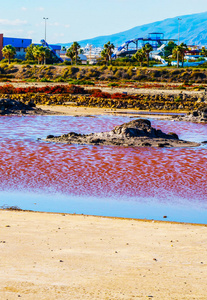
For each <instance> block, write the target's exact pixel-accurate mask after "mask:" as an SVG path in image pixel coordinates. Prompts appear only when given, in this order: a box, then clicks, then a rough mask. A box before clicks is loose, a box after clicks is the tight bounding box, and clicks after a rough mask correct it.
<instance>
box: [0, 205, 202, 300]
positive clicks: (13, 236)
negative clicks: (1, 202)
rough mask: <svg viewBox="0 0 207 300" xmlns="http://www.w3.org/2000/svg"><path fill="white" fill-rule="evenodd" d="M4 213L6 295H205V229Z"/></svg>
mask: <svg viewBox="0 0 207 300" xmlns="http://www.w3.org/2000/svg"><path fill="white" fill-rule="evenodd" d="M0 216H1V224H0V227H1V240H0V251H1V268H0V279H1V280H0V298H1V299H8V300H13V299H17V298H18V297H21V299H26V300H30V299H32V300H33V299H50V300H56V299H61V300H64V299H65V300H66V299H73V300H75V299H84V300H86V299H90V300H92V299H94V300H98V299H100V300H103V299H113V300H115V299H116V300H117V299H127V300H129V299H130V300H131V299H151V298H152V299H157V300H160V299H179V300H181V299H186V300H189V299H200V300H201V299H203V300H204V299H206V276H207V261H206V257H207V251H206V233H207V227H206V226H195V225H190V224H173V223H165V222H154V221H149V222H145V221H136V220H126V219H125V220H124V219H112V218H102V217H91V216H78V215H65V214H49V213H33V212H21V211H20V212H17V211H16V212H14V211H0Z"/></svg>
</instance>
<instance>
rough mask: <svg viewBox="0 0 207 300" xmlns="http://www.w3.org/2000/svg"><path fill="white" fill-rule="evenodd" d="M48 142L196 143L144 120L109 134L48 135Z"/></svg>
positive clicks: (188, 145)
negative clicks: (165, 131)
mask: <svg viewBox="0 0 207 300" xmlns="http://www.w3.org/2000/svg"><path fill="white" fill-rule="evenodd" d="M45 140H46V141H50V142H59V143H67V144H90V145H116V146H130V147H195V146H198V145H199V144H198V143H193V142H187V141H183V140H179V138H178V136H177V135H176V134H175V133H169V134H166V133H164V132H162V131H161V130H157V129H155V128H153V127H152V126H151V122H150V121H149V120H145V119H137V120H133V121H131V122H129V123H124V124H122V125H120V126H116V127H115V128H114V129H113V130H111V131H109V132H100V133H91V134H78V133H75V132H69V133H68V134H63V135H62V136H54V135H48V136H47V138H46V139H45Z"/></svg>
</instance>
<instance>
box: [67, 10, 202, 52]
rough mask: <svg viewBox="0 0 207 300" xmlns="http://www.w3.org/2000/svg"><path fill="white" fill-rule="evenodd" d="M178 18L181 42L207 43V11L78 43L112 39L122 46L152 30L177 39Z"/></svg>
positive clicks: (111, 40) (112, 41)
mask: <svg viewBox="0 0 207 300" xmlns="http://www.w3.org/2000/svg"><path fill="white" fill-rule="evenodd" d="M178 18H180V19H182V20H181V21H180V42H184V43H187V44H188V45H189V44H196V45H199V46H201V45H204V46H205V45H207V30H206V29H205V28H207V11H206V12H202V13H196V14H190V15H182V16H177V17H174V18H167V19H164V20H161V21H156V22H153V23H148V24H144V25H139V26H136V27H133V28H131V29H128V30H125V31H122V32H119V33H114V34H111V35H102V36H98V37H94V38H91V39H84V40H80V41H78V43H79V44H80V45H81V46H82V47H84V46H86V45H87V44H92V45H93V46H95V47H102V46H103V45H104V44H105V43H107V42H108V41H110V42H111V43H113V44H114V45H115V46H120V45H121V44H123V43H124V42H126V41H127V40H130V39H134V38H138V37H144V36H147V34H148V33H150V32H163V33H164V36H165V38H166V39H168V38H169V39H177V38H178ZM71 44H72V42H69V43H61V45H62V46H70V45H71Z"/></svg>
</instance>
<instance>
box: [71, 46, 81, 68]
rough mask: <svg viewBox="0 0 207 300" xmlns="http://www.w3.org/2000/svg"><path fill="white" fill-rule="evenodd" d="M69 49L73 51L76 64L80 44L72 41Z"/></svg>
mask: <svg viewBox="0 0 207 300" xmlns="http://www.w3.org/2000/svg"><path fill="white" fill-rule="evenodd" d="M71 49H72V50H73V51H74V53H75V64H76V65H77V61H78V50H79V49H80V45H79V44H78V42H74V43H73V44H72V46H71Z"/></svg>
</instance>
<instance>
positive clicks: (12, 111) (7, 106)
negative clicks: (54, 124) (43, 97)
mask: <svg viewBox="0 0 207 300" xmlns="http://www.w3.org/2000/svg"><path fill="white" fill-rule="evenodd" d="M37 114H38V115H45V114H54V113H51V112H50V111H45V110H42V109H40V108H37V107H36V105H35V104H34V103H33V102H28V103H27V104H24V103H23V102H21V101H17V100H12V99H0V115H37Z"/></svg>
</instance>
